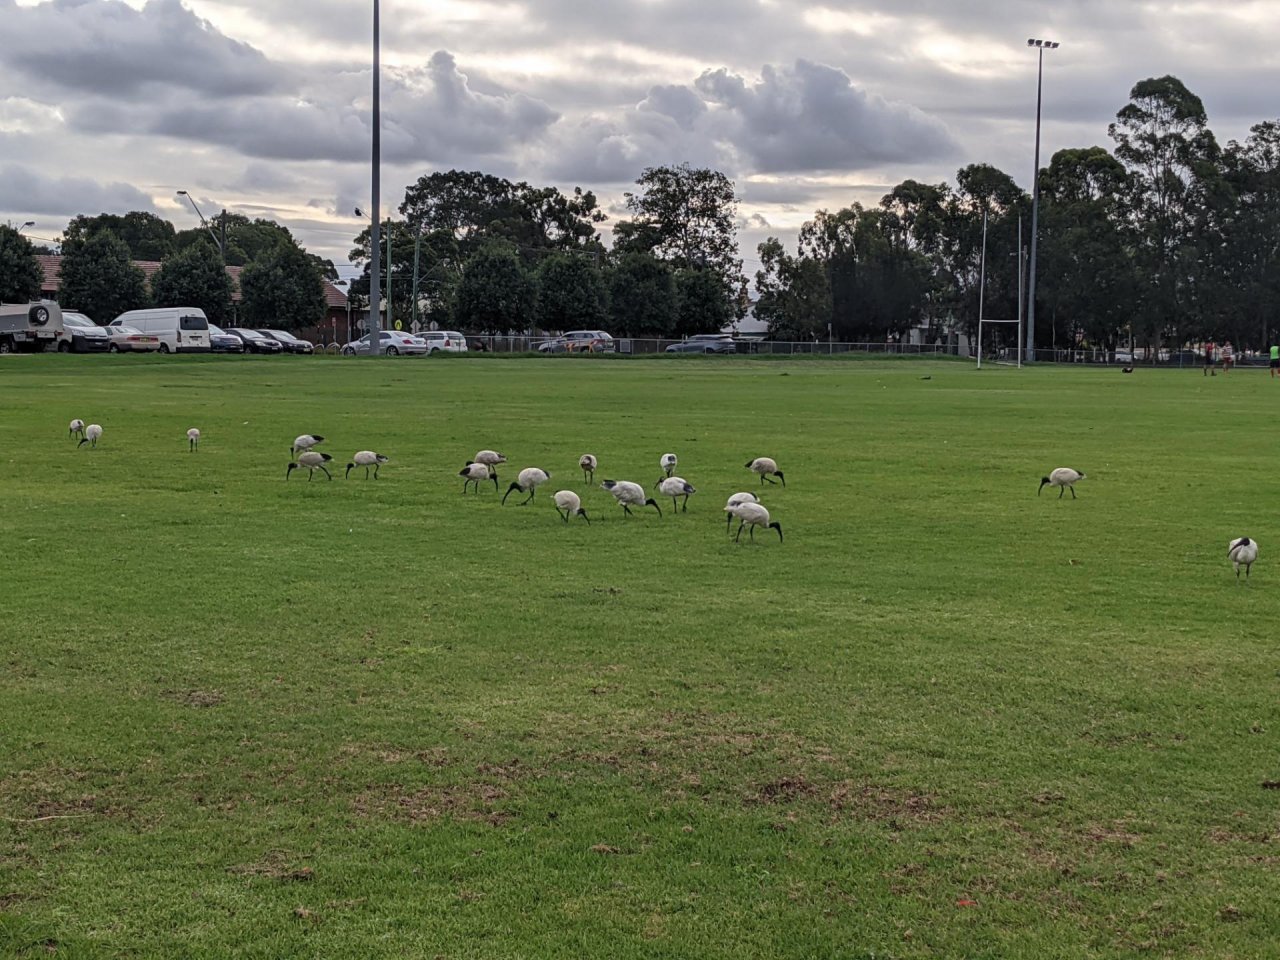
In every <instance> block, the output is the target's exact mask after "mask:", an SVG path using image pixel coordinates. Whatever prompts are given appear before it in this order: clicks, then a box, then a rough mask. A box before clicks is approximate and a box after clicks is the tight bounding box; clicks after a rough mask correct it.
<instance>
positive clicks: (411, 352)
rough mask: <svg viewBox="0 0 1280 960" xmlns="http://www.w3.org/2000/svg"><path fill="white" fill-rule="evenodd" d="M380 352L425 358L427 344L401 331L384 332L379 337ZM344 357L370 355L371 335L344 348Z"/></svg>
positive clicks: (389, 354) (366, 335)
mask: <svg viewBox="0 0 1280 960" xmlns="http://www.w3.org/2000/svg"><path fill="white" fill-rule="evenodd" d="M378 352H379V353H384V354H386V355H387V356H391V357H394V356H397V355H399V354H404V355H405V356H416V357H421V356H425V355H426V352H427V343H426V341H425V340H422V339H420V338H418V337H415V336H414V335H413V334H411V333H402V332H401V331H399V330H383V331H382V332H381V334H380V335H379V340H378ZM342 355H343V356H344V357H355V356H364V357H367V356H368V355H369V335H368V334H367V333H366V334H365V335H364V336H363V337H361V338H360V339H359V340H352V341H351V342H350V343H348V344H347V345H346V346H345V347H343V348H342Z"/></svg>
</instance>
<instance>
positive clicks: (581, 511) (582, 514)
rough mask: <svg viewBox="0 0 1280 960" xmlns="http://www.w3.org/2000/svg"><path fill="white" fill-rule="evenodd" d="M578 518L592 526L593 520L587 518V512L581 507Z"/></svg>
mask: <svg viewBox="0 0 1280 960" xmlns="http://www.w3.org/2000/svg"><path fill="white" fill-rule="evenodd" d="M578 516H580V517H581V518H582V519H583V520H585V521H587V526H588V527H589V526H591V518H590V517H588V516H587V511H585V510H583V509H582V508H581V507H579V508H578Z"/></svg>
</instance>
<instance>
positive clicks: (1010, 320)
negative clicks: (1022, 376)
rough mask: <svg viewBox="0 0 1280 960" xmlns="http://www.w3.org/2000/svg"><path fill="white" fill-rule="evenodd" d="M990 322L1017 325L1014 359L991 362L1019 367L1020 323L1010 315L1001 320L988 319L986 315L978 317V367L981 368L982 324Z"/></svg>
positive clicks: (1020, 363)
mask: <svg viewBox="0 0 1280 960" xmlns="http://www.w3.org/2000/svg"><path fill="white" fill-rule="evenodd" d="M990 323H1004V324H1008V323H1014V324H1017V326H1018V349H1017V352H1016V353H1015V354H1014V357H1015V359H1013V360H994V361H992V362H993V363H999V364H1003V365H1005V366H1010V367H1019V368H1020V367H1021V366H1022V324H1021V323H1020V322H1019V321H1018V320H1017V318H1014V317H1010V318H1007V319H1003V320H992V319H990V318H988V317H980V318H979V319H978V369H979V370H981V369H982V328H983V327H984V326H986V325H987V324H990Z"/></svg>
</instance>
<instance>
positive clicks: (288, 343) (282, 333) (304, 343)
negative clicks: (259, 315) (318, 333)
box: [258, 330, 316, 353]
mask: <svg viewBox="0 0 1280 960" xmlns="http://www.w3.org/2000/svg"><path fill="white" fill-rule="evenodd" d="M258 332H259V333H260V334H262V335H263V336H264V337H270V338H271V339H272V340H275V341H277V342H279V344H280V346H282V347H284V350H285V353H315V350H316V348H315V345H314V344H313V343H312V342H311V341H310V340H303V339H301V338H299V337H295V336H294V335H293V334H292V333H289V332H288V331H287V330H259V331H258Z"/></svg>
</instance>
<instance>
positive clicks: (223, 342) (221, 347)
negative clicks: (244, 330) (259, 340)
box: [209, 323, 248, 353]
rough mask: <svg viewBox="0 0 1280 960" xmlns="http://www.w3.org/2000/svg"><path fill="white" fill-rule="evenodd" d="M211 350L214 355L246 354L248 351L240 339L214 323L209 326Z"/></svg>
mask: <svg viewBox="0 0 1280 960" xmlns="http://www.w3.org/2000/svg"><path fill="white" fill-rule="evenodd" d="M209 348H210V349H211V350H213V352H214V353H244V352H245V350H246V349H248V348H247V347H245V345H244V341H243V340H241V339H240V338H239V337H237V336H233V335H232V334H230V333H227V331H225V330H223V329H222V328H221V327H217V326H214V325H213V324H212V323H211V324H209Z"/></svg>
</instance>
